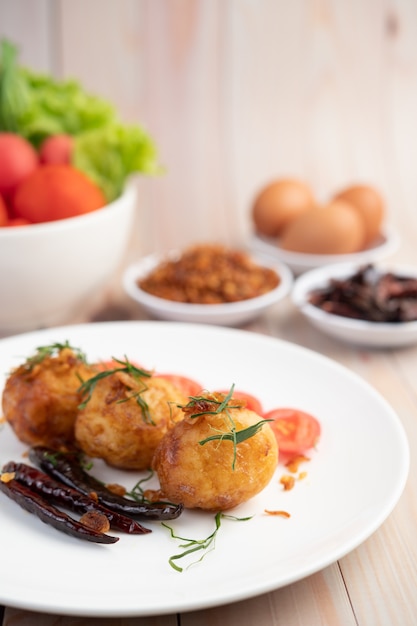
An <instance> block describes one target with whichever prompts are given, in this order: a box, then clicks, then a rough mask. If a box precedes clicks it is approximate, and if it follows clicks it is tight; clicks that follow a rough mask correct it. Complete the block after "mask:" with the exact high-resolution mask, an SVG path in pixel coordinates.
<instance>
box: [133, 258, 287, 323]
mask: <svg viewBox="0 0 417 626" xmlns="http://www.w3.org/2000/svg"><path fill="white" fill-rule="evenodd" d="M176 254H177V253H175V252H173V253H171V254H170V255H168V258H170V257H172V258H175V257H176ZM162 260H163V257H160V256H157V255H154V254H151V255H149V256H147V257H144V258H143V259H141V260H140V261H138V262H136V263H133V264H132V265H130V266H129V267H127V268H126V270H125V271H124V273H123V286H124V289H125V291H126V293H127V294H128V295H129V296H130V297H131V298H132V299H133V300H135V301H136V302H137V303H138V304H140V305H141V306H143V307H144V309H145V310H146V311H148V312H149V313H150V314H151V315H152V316H154V317H156V318H159V319H163V320H169V321H174V322H192V323H194V322H197V323H201V324H218V325H222V326H237V325H238V324H244V323H246V322H248V321H250V320H252V319H254V318H255V317H257V316H259V315H260V314H261V313H263V312H264V311H265V310H266V309H268V308H269V307H270V306H272V305H273V304H276V303H277V302H280V301H281V300H283V299H284V298H285V297H286V296H287V295H288V293H289V292H290V290H291V287H292V284H293V275H292V272H291V271H290V269H289V268H288V267H287V266H286V265H285V264H284V263H282V262H280V261H275V262H272V263H271V262H270V263H267V262H265V261H263V262H262V265H264V266H265V267H271V268H272V269H274V270H275V271H276V273H277V274H278V275H279V276H280V278H281V281H280V283H279V285H278V286H277V287H276V288H275V289H272V290H271V291H268V293H265V294H263V295H262V296H259V297H257V298H250V299H248V300H240V301H239V302H226V303H225V304H190V303H187V302H173V301H172V300H165V299H164V298H158V297H157V296H153V295H152V294H150V293H147V292H146V291H143V290H142V289H141V288H140V287H139V286H138V284H137V281H138V280H140V279H141V278H144V277H145V276H147V275H148V274H149V273H150V272H151V271H152V270H153V269H155V267H157V266H158V265H159V264H160V262H161V261H162Z"/></svg>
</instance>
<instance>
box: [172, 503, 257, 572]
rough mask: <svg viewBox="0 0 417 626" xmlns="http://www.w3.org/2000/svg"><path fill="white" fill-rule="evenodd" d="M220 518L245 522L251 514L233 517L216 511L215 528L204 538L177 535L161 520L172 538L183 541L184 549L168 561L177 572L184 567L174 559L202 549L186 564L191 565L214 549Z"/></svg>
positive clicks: (181, 545)
mask: <svg viewBox="0 0 417 626" xmlns="http://www.w3.org/2000/svg"><path fill="white" fill-rule="evenodd" d="M222 519H228V520H233V521H235V522H246V521H248V520H250V519H252V516H250V517H235V516H234V515H226V513H222V512H220V511H219V512H218V513H216V516H215V518H214V521H215V528H214V530H213V532H212V533H211V534H210V535H209V536H208V537H206V538H205V539H187V538H185V537H179V536H178V535H176V534H175V532H174V529H173V528H171V526H168V524H165V522H162V526H165V528H168V530H169V531H170V533H171V537H172V538H173V539H179V540H180V541H183V542H185V543H181V544H180V546H179V547H180V548H184V551H183V552H181V553H179V554H174V555H173V556H171V557H170V558H169V560H168V562H169V564H170V565H171V567H172V568H173V569H175V570H176V571H177V572H182V571H183V570H184V568H183V567H181V566H179V565H177V563H176V561H178V560H179V559H182V558H184V557H185V556H188V555H189V554H193V553H194V552H199V551H204V554H202V555H201V557H200V558H199V559H197V560H196V561H193V562H192V563H190V564H189V565H188V566H187V567H191V565H195V564H196V563H200V562H201V561H202V560H203V559H204V557H205V556H206V555H207V554H208V552H211V551H212V550H214V548H215V541H216V536H217V533H218V532H219V529H220V526H221V521H222Z"/></svg>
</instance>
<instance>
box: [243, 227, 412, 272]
mask: <svg viewBox="0 0 417 626" xmlns="http://www.w3.org/2000/svg"><path fill="white" fill-rule="evenodd" d="M399 245H400V238H399V236H398V234H397V233H396V232H395V231H393V230H389V229H388V228H386V229H384V230H383V232H382V233H381V235H380V236H379V237H378V238H377V239H376V240H375V241H374V242H373V244H372V245H370V246H369V247H368V248H365V249H364V250H360V251H359V252H352V253H350V254H306V253H303V252H291V251H290V250H284V249H283V248H281V247H280V246H279V241H276V240H275V239H272V238H269V237H262V236H260V235H253V236H252V238H251V242H250V247H251V249H252V250H253V251H254V252H255V253H257V254H262V255H265V256H266V257H269V258H270V259H272V260H274V261H282V262H283V263H285V264H286V265H287V266H288V267H289V268H290V269H291V270H292V271H293V273H294V274H295V275H299V274H302V273H303V272H308V271H309V270H312V269H315V268H318V267H322V266H326V265H334V264H336V263H343V264H345V263H352V264H356V265H361V264H363V263H374V262H376V261H381V260H382V259H387V258H388V257H390V256H391V255H392V254H394V253H395V252H396V251H397V250H398V248H399Z"/></svg>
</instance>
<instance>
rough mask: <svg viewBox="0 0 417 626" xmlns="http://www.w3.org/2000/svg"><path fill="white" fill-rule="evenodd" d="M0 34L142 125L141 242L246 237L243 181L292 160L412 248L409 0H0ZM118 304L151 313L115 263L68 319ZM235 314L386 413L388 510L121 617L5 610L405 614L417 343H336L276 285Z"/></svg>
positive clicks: (411, 588) (179, 621)
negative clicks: (229, 595) (398, 472)
mask: <svg viewBox="0 0 417 626" xmlns="http://www.w3.org/2000/svg"><path fill="white" fill-rule="evenodd" d="M97 16H99V17H100V19H99V20H98V19H97ZM0 35H1V36H6V37H8V38H11V39H13V40H14V41H16V42H17V43H18V44H19V45H20V47H21V54H22V57H21V58H22V61H24V62H25V64H27V65H29V66H30V67H33V68H35V69H37V70H42V71H47V72H53V73H54V74H55V76H57V77H73V76H75V77H77V79H79V80H81V81H82V83H83V84H84V85H85V86H86V87H87V88H88V89H89V90H90V91H91V92H92V93H97V94H99V95H101V96H103V97H106V98H108V99H110V100H112V101H113V102H114V104H115V105H116V107H117V108H118V110H119V112H120V114H121V116H122V119H124V120H133V121H134V122H140V123H142V122H143V123H144V125H145V127H146V128H148V129H149V130H150V132H151V134H152V135H153V136H154V137H155V139H156V141H157V144H158V146H159V149H160V154H161V160H162V163H163V164H164V165H165V164H166V166H167V173H166V175H165V176H164V177H162V178H161V179H159V180H157V181H150V182H148V183H145V185H144V189H143V193H142V194H141V201H140V204H141V206H140V212H141V227H140V232H138V238H139V239H140V242H139V243H140V245H139V247H138V250H139V252H140V253H148V252H164V251H166V250H168V249H170V248H172V247H182V246H184V245H185V244H188V243H189V241H191V240H197V239H201V238H202V237H203V236H204V238H205V239H217V238H222V239H223V240H224V241H225V242H226V243H230V242H232V243H233V242H236V241H238V242H240V241H242V240H243V239H244V237H246V236H247V235H248V233H249V230H250V221H249V220H248V209H249V207H250V206H251V202H252V199H253V197H254V194H255V193H256V192H257V191H258V190H259V189H260V188H261V186H262V185H264V184H265V183H266V182H268V181H269V180H270V179H273V178H275V177H278V176H283V175H293V176H296V177H298V178H301V179H303V180H306V181H308V182H310V183H311V184H312V185H313V188H314V190H315V192H316V193H317V196H318V197H319V198H320V199H321V200H322V201H324V200H326V199H327V198H330V196H331V195H332V194H333V193H334V192H335V191H337V190H339V188H342V187H343V186H345V185H347V184H349V183H355V182H361V181H365V182H369V183H370V184H373V185H375V186H376V187H377V188H379V189H380V190H381V191H382V193H383V195H384V196H385V198H386V200H387V211H388V218H389V222H390V223H391V224H392V225H393V226H394V228H395V229H397V230H398V232H399V234H400V236H401V238H402V245H401V249H400V251H399V253H398V254H397V255H396V260H399V261H401V262H402V261H404V262H409V263H413V264H416V259H417V255H416V249H415V242H416V240H417V212H416V205H417V176H416V171H415V170H416V162H417V161H416V146H417V124H416V123H415V119H416V110H417V89H416V84H417V83H416V80H415V78H416V75H417V46H416V41H417V3H416V2H414V1H413V0H396V1H394V2H385V1H383V0H375V1H373V2H365V3H364V2H359V1H356V2H347V1H346V2H343V1H342V0H306V1H305V2H293V3H291V2H286V1H285V0H262V1H259V2H254V1H253V0H229V1H228V2H225V1H224V0H223V1H222V0H212V1H211V2H207V1H204V0H179V1H178V0H177V1H172V2H155V1H152V0H118V2H112V1H111V0H107V1H104V0H90V1H89V2H88V3H86V2H83V0H71V2H70V1H69V0H31V2H28V1H27V0H13V2H11V1H10V0H0ZM161 225H163V226H164V228H162V227H161ZM137 256H139V254H137ZM120 319H147V318H146V315H144V313H143V312H142V311H140V309H139V308H137V307H136V306H134V305H133V304H131V303H130V302H128V301H127V299H126V298H125V296H124V295H123V294H122V292H121V289H120V286H119V282H118V281H117V280H116V281H115V282H114V284H113V285H112V286H110V287H108V288H106V290H105V292H104V293H103V294H101V296H100V297H99V298H98V300H97V301H96V302H94V303H92V305H91V306H90V307H89V309H88V311H82V312H80V315H79V317H78V318H77V319H74V320H70V321H71V322H83V321H96V320H120ZM245 329H246V330H247V331H248V332H258V333H264V334H266V335H271V336H274V337H278V338H283V339H285V340H287V341H291V342H294V343H297V344H300V345H303V346H305V347H307V348H310V349H313V350H316V351H318V352H320V353H322V354H324V355H327V356H329V357H331V358H332V359H334V360H336V361H337V362H339V363H341V364H343V365H345V366H346V367H348V368H350V369H351V370H353V371H354V372H356V373H357V374H359V375H360V376H361V377H363V378H364V379H365V380H366V381H368V382H369V383H370V384H371V385H373V386H374V387H375V389H376V390H377V391H378V392H379V393H380V394H382V396H383V397H384V398H385V399H386V400H387V401H388V402H389V403H390V404H391V406H392V407H393V408H394V410H395V411H396V412H397V413H398V415H399V417H400V419H401V421H402V423H403V425H404V428H405V430H406V433H407V436H408V439H409V444H410V449H411V468H410V475H409V479H408V482H407V485H406V488H405V490H404V493H403V495H402V497H401V499H400V501H399V503H398V505H397V506H396V508H395V510H394V511H393V513H392V514H391V515H390V516H389V518H388V519H387V520H386V521H385V523H384V524H383V525H382V526H381V527H380V528H379V529H378V530H377V531H376V532H375V533H374V534H373V535H372V536H371V537H370V538H369V539H368V540H367V541H366V542H365V543H363V544H362V545H361V546H360V547H358V548H357V549H355V550H354V551H353V552H351V553H350V554H348V555H347V556H345V557H344V558H342V559H341V560H340V561H338V562H337V563H334V564H333V565H331V566H329V567H327V568H326V569H324V570H323V571H321V572H318V573H316V574H314V575H312V576H310V577H308V578H306V579H304V580H301V581H299V582H297V583H294V584H292V585H289V586H288V587H285V588H282V589H279V590H277V591H275V592H271V593H268V594H266V595H263V596H260V597H258V598H254V599H251V600H247V601H243V602H238V603H236V604H232V605H229V606H223V607H219V608H213V609H210V610H205V611H199V612H194V613H184V614H181V615H168V616H156V617H153V618H148V617H147V618H125V619H87V618H85V619H84V618H80V617H60V616H57V615H46V614H42V615H39V614H35V613H30V612H27V611H21V610H19V609H15V608H11V607H6V608H5V609H4V610H3V611H2V610H1V609H0V624H2V626H52V625H53V626H57V625H60V626H93V625H97V626H106V625H108V624H117V625H119V626H179V625H180V626H194V624H198V625H199V626H217V625H219V626H220V624H221V626H253V625H256V626H284V625H285V626H338V625H342V626H351V625H352V626H397V625H399V626H415V625H416V624H417V593H416V589H417V565H416V564H417V533H416V518H417V472H416V471H415V456H416V453H417V346H416V347H409V348H402V349H390V350H368V349H363V348H356V347H353V346H348V345H345V344H342V343H340V342H338V341H336V340H333V339H330V338H328V337H325V336H323V335H321V334H319V333H318V331H316V330H314V329H313V328H312V327H311V326H309V325H308V323H307V322H306V321H305V320H304V319H302V317H301V315H299V314H298V313H297V312H296V311H295V310H294V308H293V306H292V304H291V302H290V300H289V299H287V301H286V302H285V303H283V305H282V306H280V307H279V315H278V313H277V311H276V310H275V309H272V310H271V311H270V312H268V313H267V314H266V315H264V316H263V317H261V318H259V319H258V320H256V322H254V323H252V324H250V325H248V326H246V327H245ZM375 445H377V440H376V442H375ZM1 563H2V561H1V555H0V564H1ZM1 576H2V577H5V576H7V571H5V569H4V567H2V569H1ZM0 586H1V582H0Z"/></svg>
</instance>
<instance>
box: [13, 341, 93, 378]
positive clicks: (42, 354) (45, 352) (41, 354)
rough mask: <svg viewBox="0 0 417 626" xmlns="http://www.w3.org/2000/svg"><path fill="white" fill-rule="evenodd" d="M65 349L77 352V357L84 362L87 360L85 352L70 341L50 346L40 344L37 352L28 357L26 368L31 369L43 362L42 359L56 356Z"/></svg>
mask: <svg viewBox="0 0 417 626" xmlns="http://www.w3.org/2000/svg"><path fill="white" fill-rule="evenodd" d="M65 349H69V350H72V352H74V353H75V355H76V357H77V359H78V360H79V361H81V362H82V363H86V362H87V359H86V356H85V354H84V352H82V351H81V350H80V349H79V348H74V347H73V346H71V345H70V343H69V342H68V341H65V343H52V344H51V345H49V346H40V347H38V348H36V353H35V354H34V355H33V356H31V357H29V358H27V359H26V362H25V368H26V369H27V370H29V371H30V370H32V369H33V368H34V367H35V365H38V364H39V363H42V361H44V360H45V359H46V358H48V357H53V356H56V355H57V354H59V353H60V352H61V351H62V350H65Z"/></svg>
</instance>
